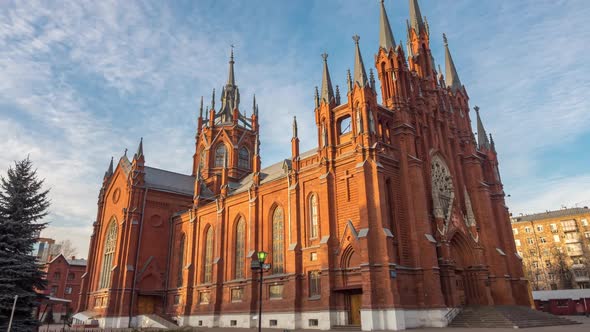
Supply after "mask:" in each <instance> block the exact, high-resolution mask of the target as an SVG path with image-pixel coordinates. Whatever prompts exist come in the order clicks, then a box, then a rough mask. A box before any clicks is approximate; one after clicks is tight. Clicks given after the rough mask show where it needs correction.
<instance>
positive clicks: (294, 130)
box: [293, 116, 297, 138]
mask: <svg viewBox="0 0 590 332" xmlns="http://www.w3.org/2000/svg"><path fill="white" fill-rule="evenodd" d="M293 138H297V117H296V116H293Z"/></svg>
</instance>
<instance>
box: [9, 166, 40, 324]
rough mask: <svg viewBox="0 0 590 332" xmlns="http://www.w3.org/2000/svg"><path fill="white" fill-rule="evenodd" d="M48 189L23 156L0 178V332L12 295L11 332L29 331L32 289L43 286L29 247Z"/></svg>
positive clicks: (38, 226)
mask: <svg viewBox="0 0 590 332" xmlns="http://www.w3.org/2000/svg"><path fill="white" fill-rule="evenodd" d="M48 193H49V190H44V189H43V180H39V179H38V178H37V172H36V170H34V169H33V164H32V162H31V161H30V160H29V158H28V157H27V158H26V159H24V160H21V161H17V162H15V165H14V168H13V167H10V168H9V169H8V172H7V176H6V177H1V178H0V331H6V329H7V326H8V321H9V318H10V313H11V310H12V305H13V301H14V296H15V295H18V301H17V303H16V310H15V312H14V319H13V322H12V331H14V332H20V331H33V330H34V329H35V326H37V324H38V322H37V319H36V318H35V317H33V316H32V312H33V308H34V306H35V298H36V292H35V290H43V289H44V288H45V285H46V281H45V280H44V273H43V272H42V271H41V270H40V269H39V267H40V266H39V264H38V263H37V261H36V258H35V257H34V256H33V255H32V251H33V245H34V243H35V241H36V239H37V237H38V236H39V233H40V232H41V230H42V229H43V228H45V226H46V223H43V222H41V219H43V217H45V215H46V214H47V208H48V207H49V199H48V197H47V195H48Z"/></svg>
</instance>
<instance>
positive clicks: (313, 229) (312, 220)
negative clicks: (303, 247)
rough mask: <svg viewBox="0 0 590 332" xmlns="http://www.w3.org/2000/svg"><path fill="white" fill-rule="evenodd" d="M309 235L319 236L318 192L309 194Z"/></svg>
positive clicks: (313, 237)
mask: <svg viewBox="0 0 590 332" xmlns="http://www.w3.org/2000/svg"><path fill="white" fill-rule="evenodd" d="M309 237H310V238H312V239H315V238H317V237H318V197H317V196H316V194H312V195H311V196H309Z"/></svg>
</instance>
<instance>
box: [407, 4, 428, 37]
mask: <svg viewBox="0 0 590 332" xmlns="http://www.w3.org/2000/svg"><path fill="white" fill-rule="evenodd" d="M410 23H411V25H412V28H414V31H415V32H416V34H417V35H419V34H420V32H421V31H424V32H426V26H425V25H424V21H423V19H422V13H420V6H419V5H418V0H410Z"/></svg>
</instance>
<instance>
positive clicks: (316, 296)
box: [307, 295, 322, 301]
mask: <svg viewBox="0 0 590 332" xmlns="http://www.w3.org/2000/svg"><path fill="white" fill-rule="evenodd" d="M321 299H322V297H321V296H320V295H314V296H310V297H308V298H307V300H308V301H319V300H321Z"/></svg>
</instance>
